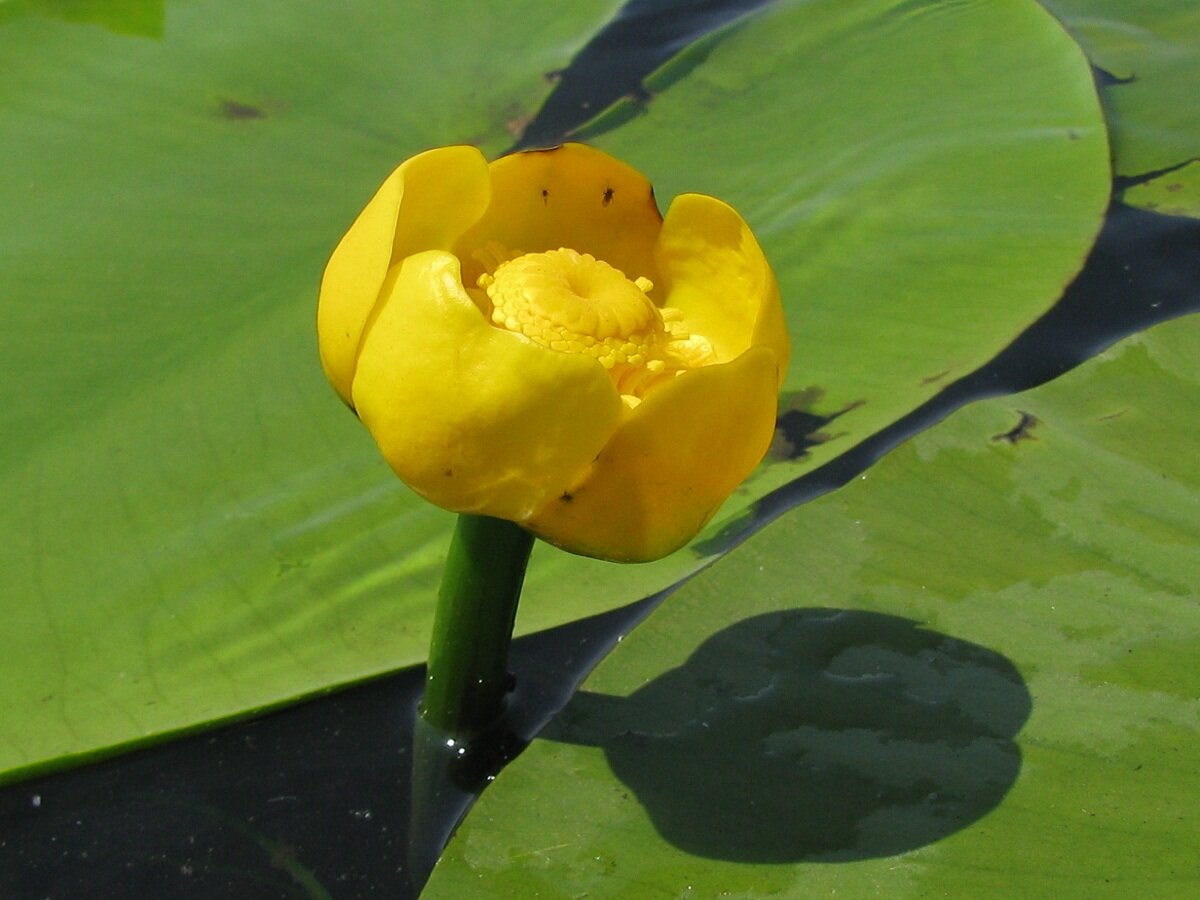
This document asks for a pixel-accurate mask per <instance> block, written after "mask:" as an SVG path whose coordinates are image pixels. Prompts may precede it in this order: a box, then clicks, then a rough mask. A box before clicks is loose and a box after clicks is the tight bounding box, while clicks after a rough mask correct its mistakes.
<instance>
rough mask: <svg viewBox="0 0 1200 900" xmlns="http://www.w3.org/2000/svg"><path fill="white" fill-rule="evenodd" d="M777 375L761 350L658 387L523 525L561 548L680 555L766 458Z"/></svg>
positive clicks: (632, 557) (617, 556) (623, 557)
mask: <svg viewBox="0 0 1200 900" xmlns="http://www.w3.org/2000/svg"><path fill="white" fill-rule="evenodd" d="M778 378H779V376H778V366H777V365H776V360H775V356H774V354H773V353H772V352H771V351H770V350H768V349H766V348H762V347H756V348H752V349H751V350H749V351H747V352H746V353H744V354H743V355H742V356H740V357H738V358H737V359H736V360H734V361H733V362H730V363H725V364H723V365H713V366H705V367H704V368H700V369H693V370H691V371H689V372H685V373H684V374H683V375H680V376H679V377H678V378H675V379H674V380H672V381H670V382H667V383H666V384H663V385H660V386H659V387H657V388H655V389H654V390H652V391H651V392H650V393H649V394H648V395H647V397H646V399H645V400H644V401H643V402H642V403H641V404H640V405H638V406H637V407H636V408H635V409H634V410H632V411H631V412H630V413H629V414H628V418H627V420H626V421H625V422H624V423H623V424H622V425H621V427H620V428H619V429H618V430H617V433H616V434H615V435H614V436H613V438H612V440H611V441H609V443H608V445H607V446H606V447H605V448H604V450H603V451H601V453H600V455H599V456H598V457H597V458H596V461H595V462H594V463H593V464H592V465H591V467H590V468H589V469H588V471H587V472H586V473H585V474H584V475H583V477H582V478H580V479H579V480H578V481H577V482H576V483H575V484H574V485H572V486H571V487H570V488H569V490H568V491H567V492H566V493H565V494H563V495H561V496H558V497H555V498H553V499H551V500H550V502H549V503H548V504H547V506H546V507H545V508H544V509H542V510H541V511H539V512H538V513H537V514H536V515H534V516H533V518H532V519H530V520H529V521H528V522H526V523H524V524H525V526H526V527H527V528H528V529H529V530H530V531H532V532H534V534H536V535H538V537H541V538H543V539H544V540H547V541H549V542H550V543H552V544H557V545H558V546H560V547H562V548H563V549H565V550H569V551H571V552H573V553H582V554H584V555H587V556H597V557H600V558H602V559H611V560H616V561H620V562H646V561H649V560H652V559H658V558H659V557H661V556H666V555H667V554H668V553H671V552H673V551H674V550H677V549H678V548H679V547H681V546H683V545H684V544H685V543H687V542H688V541H689V540H691V538H692V537H694V536H695V535H696V533H697V532H698V531H699V530H700V529H701V528H702V527H704V524H705V523H706V522H707V521H708V520H709V519H710V518H711V517H712V515H713V514H714V513H715V512H716V511H717V508H718V507H719V506H720V505H721V503H722V502H724V500H725V499H726V498H727V497H728V496H729V495H730V494H731V493H732V492H733V490H734V488H736V487H737V486H738V484H740V483H741V482H742V480H743V479H744V478H745V477H746V476H747V475H749V474H750V472H751V471H752V470H753V469H754V467H755V466H756V465H758V463H759V462H760V461H761V460H762V458H763V456H764V455H765V454H766V452H767V448H768V447H769V446H770V444H771V438H772V436H773V434H774V431H775V413H776V384H777V381H778Z"/></svg>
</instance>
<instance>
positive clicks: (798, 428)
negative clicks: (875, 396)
mask: <svg viewBox="0 0 1200 900" xmlns="http://www.w3.org/2000/svg"><path fill="white" fill-rule="evenodd" d="M823 396H825V391H824V389H823V388H819V387H808V388H805V389H804V390H802V391H791V392H789V393H787V394H784V395H783V397H782V398H781V402H780V405H779V417H778V418H777V419H776V421H775V438H774V440H772V441H771V449H770V450H769V451H768V455H769V456H770V457H771V458H772V459H777V460H789V459H800V458H801V457H803V456H806V455H807V454H808V448H810V447H815V446H816V445H817V444H824V443H826V442H827V441H832V440H834V439H835V438H838V437H841V436H842V433H837V434H830V433H828V432H826V431H824V430H823V429H824V428H825V426H827V425H829V423H831V422H833V421H834V420H835V419H837V418H839V417H841V416H844V415H845V414H846V413H848V412H850V410H852V409H857V408H858V407H860V406H862V405H863V403H864V402H865V401H862V400H858V401H856V402H854V403H848V404H846V405H845V406H844V407H842V408H841V409H839V410H837V411H835V412H833V413H830V414H828V415H823V414H821V413H818V412H816V411H815V406H816V404H817V403H818V402H819V401H820V399H821V398H822V397H823Z"/></svg>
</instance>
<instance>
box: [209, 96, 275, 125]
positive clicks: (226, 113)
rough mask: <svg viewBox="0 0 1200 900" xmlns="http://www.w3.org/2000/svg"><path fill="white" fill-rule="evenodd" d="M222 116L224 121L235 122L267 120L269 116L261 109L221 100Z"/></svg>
mask: <svg viewBox="0 0 1200 900" xmlns="http://www.w3.org/2000/svg"><path fill="white" fill-rule="evenodd" d="M220 115H221V117H222V118H224V119H232V120H234V121H242V120H245V119H265V118H266V117H267V114H266V113H265V112H264V111H263V110H262V109H261V108H260V107H257V106H251V105H250V104H249V103H239V102H238V101H236V100H229V99H222V100H221V109H220Z"/></svg>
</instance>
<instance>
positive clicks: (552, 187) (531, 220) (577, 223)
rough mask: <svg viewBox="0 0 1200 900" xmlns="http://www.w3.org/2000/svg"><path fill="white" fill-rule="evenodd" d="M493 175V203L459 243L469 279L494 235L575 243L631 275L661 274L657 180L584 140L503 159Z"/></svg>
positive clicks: (501, 240)
mask: <svg viewBox="0 0 1200 900" xmlns="http://www.w3.org/2000/svg"><path fill="white" fill-rule="evenodd" d="M491 177H492V202H491V205H490V206H489V207H488V210H487V212H486V213H485V214H484V216H483V218H482V219H480V221H479V222H478V223H477V224H476V225H475V227H474V228H472V229H471V230H470V231H468V232H467V233H466V234H465V235H463V238H462V240H461V241H459V243H458V244H457V245H456V246H455V254H456V255H457V256H458V257H459V258H460V259H461V260H462V261H463V279H464V281H465V282H466V283H467V284H468V285H472V286H473V285H474V284H475V280H476V279H477V278H478V277H479V276H480V274H482V273H483V271H484V267H483V265H482V264H481V263H480V261H479V260H478V259H476V258H475V257H474V256H473V253H474V251H476V250H479V249H481V248H483V247H485V246H486V245H487V244H488V242H491V241H494V242H496V243H498V244H500V245H501V247H503V248H504V249H505V250H508V251H514V252H520V253H540V252H542V251H545V250H557V249H558V248H559V247H567V248H569V249H571V250H577V251H579V252H580V253H590V254H592V255H593V256H594V257H596V258H597V259H602V260H604V261H605V262H607V263H608V264H609V265H612V266H615V267H616V268H618V269H620V270H621V271H622V272H623V273H624V274H625V275H626V276H627V277H628V278H630V279H634V278H639V277H641V276H645V277H648V278H650V279H651V280H653V279H654V276H655V273H654V253H653V247H654V242H655V239H656V238H657V237H658V232H659V229H660V228H661V227H662V216H661V215H660V214H659V211H658V206H657V205H656V204H655V202H654V191H653V189H652V188H651V187H650V182H648V181H647V180H646V179H645V178H644V177H643V176H642V175H641V174H640V173H638V172H637V171H636V170H634V169H632V168H630V167H629V166H627V165H625V164H624V163H623V162H620V161H618V160H616V159H613V158H612V157H611V156H609V155H608V154H607V153H602V152H600V151H599V150H595V149H593V148H591V147H587V146H585V145H583V144H563V145H562V146H561V147H555V148H554V149H552V150H530V151H525V152H521V153H513V154H511V155H509V156H504V157H501V158H500V159H498V160H496V161H495V162H493V163H492V164H491Z"/></svg>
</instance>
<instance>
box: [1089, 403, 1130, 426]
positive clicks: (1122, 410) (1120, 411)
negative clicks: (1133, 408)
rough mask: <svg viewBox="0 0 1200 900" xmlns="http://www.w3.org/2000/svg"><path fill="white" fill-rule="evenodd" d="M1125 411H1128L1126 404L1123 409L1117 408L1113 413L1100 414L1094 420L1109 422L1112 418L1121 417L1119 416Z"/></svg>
mask: <svg viewBox="0 0 1200 900" xmlns="http://www.w3.org/2000/svg"><path fill="white" fill-rule="evenodd" d="M1127 412H1129V407H1128V406H1126V407H1125V408H1124V409H1118V410H1117V411H1116V412H1115V413H1109V414H1108V415H1107V416H1101V417H1100V418H1099V419H1097V420H1096V421H1097V422H1110V421H1112V420H1113V419H1119V418H1121V416H1123V415H1125V413H1127Z"/></svg>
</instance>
